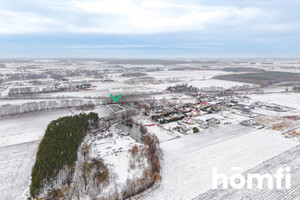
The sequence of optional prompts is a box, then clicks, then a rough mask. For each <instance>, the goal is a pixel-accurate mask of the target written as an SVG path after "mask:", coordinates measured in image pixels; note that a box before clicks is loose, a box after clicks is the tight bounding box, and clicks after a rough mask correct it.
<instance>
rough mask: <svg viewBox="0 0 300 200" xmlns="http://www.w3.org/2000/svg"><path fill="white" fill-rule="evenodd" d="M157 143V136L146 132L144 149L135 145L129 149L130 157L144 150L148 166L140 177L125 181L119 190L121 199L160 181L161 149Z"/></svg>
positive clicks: (138, 192)
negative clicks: (123, 186)
mask: <svg viewBox="0 0 300 200" xmlns="http://www.w3.org/2000/svg"><path fill="white" fill-rule="evenodd" d="M159 145H160V143H159V140H158V138H157V137H156V136H155V135H151V134H148V135H146V137H145V149H141V150H140V149H138V147H137V146H133V148H132V150H131V154H132V157H136V156H137V155H138V152H139V151H144V152H145V155H146V156H147V160H148V163H149V165H150V166H149V168H146V169H145V170H144V172H143V175H142V177H140V178H138V179H128V180H127V181H126V188H124V189H123V191H122V192H121V195H122V199H128V198H131V197H133V196H135V195H138V194H140V193H142V192H143V191H145V190H146V189H148V188H150V187H152V186H153V184H154V183H156V182H159V181H161V179H162V177H161V175H160V169H161V166H160V158H161V157H162V150H161V149H160V146H159ZM133 164H134V163H133Z"/></svg>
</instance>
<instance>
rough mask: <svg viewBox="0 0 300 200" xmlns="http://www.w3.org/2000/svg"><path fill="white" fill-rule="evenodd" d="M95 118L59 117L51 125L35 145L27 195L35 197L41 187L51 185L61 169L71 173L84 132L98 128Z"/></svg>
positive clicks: (96, 116) (88, 116)
mask: <svg viewBox="0 0 300 200" xmlns="http://www.w3.org/2000/svg"><path fill="white" fill-rule="evenodd" d="M98 120H99V117H98V114H96V113H89V114H79V115H74V116H67V117H62V118H59V119H57V120H54V121H52V122H51V123H50V124H49V125H48V126H47V129H46V132H45V135H44V137H43V139H42V141H41V143H40V144H39V147H38V151H37V154H36V161H35V164H34V167H33V169H32V173H31V178H32V179H31V185H30V194H31V196H32V197H36V196H38V195H39V193H40V192H41V191H42V189H43V188H44V187H45V186H49V185H52V184H53V181H54V180H55V177H56V176H57V175H58V173H59V171H60V170H61V169H63V168H66V167H67V168H69V169H71V173H70V175H69V177H68V179H67V180H69V181H67V184H68V185H69V186H70V184H71V183H70V180H71V179H72V178H70V176H71V177H72V175H73V173H74V170H73V169H74V164H75V161H76V160H77V150H78V147H79V145H80V144H81V142H82V140H83V138H84V137H85V136H86V134H87V132H88V130H90V129H92V128H96V127H97V126H98Z"/></svg>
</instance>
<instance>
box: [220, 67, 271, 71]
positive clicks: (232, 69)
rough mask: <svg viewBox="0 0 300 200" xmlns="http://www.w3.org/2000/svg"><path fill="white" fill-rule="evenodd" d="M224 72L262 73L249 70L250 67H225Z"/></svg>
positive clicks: (252, 69) (254, 69)
mask: <svg viewBox="0 0 300 200" xmlns="http://www.w3.org/2000/svg"><path fill="white" fill-rule="evenodd" d="M223 71H225V72H264V71H266V70H264V69H257V68H250V67H245V68H244V67H226V68H224V69H223Z"/></svg>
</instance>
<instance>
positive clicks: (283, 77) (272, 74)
mask: <svg viewBox="0 0 300 200" xmlns="http://www.w3.org/2000/svg"><path fill="white" fill-rule="evenodd" d="M214 78H215V79H221V80H230V81H239V82H245V83H253V84H259V85H261V86H268V85H272V84H277V83H280V82H293V81H299V79H300V73H290V72H277V71H264V72H259V73H244V74H231V75H221V76H215V77H214Z"/></svg>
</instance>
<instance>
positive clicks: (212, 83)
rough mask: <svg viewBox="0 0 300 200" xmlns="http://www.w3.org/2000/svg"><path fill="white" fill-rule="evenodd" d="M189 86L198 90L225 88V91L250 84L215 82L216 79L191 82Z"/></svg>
mask: <svg viewBox="0 0 300 200" xmlns="http://www.w3.org/2000/svg"><path fill="white" fill-rule="evenodd" d="M188 84H189V85H192V86H194V87H197V88H203V87H211V86H216V87H223V88H225V89H229V88H231V87H233V86H242V85H249V84H246V83H241V82H235V81H224V80H215V79H209V80H196V81H191V82H189V83H188Z"/></svg>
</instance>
